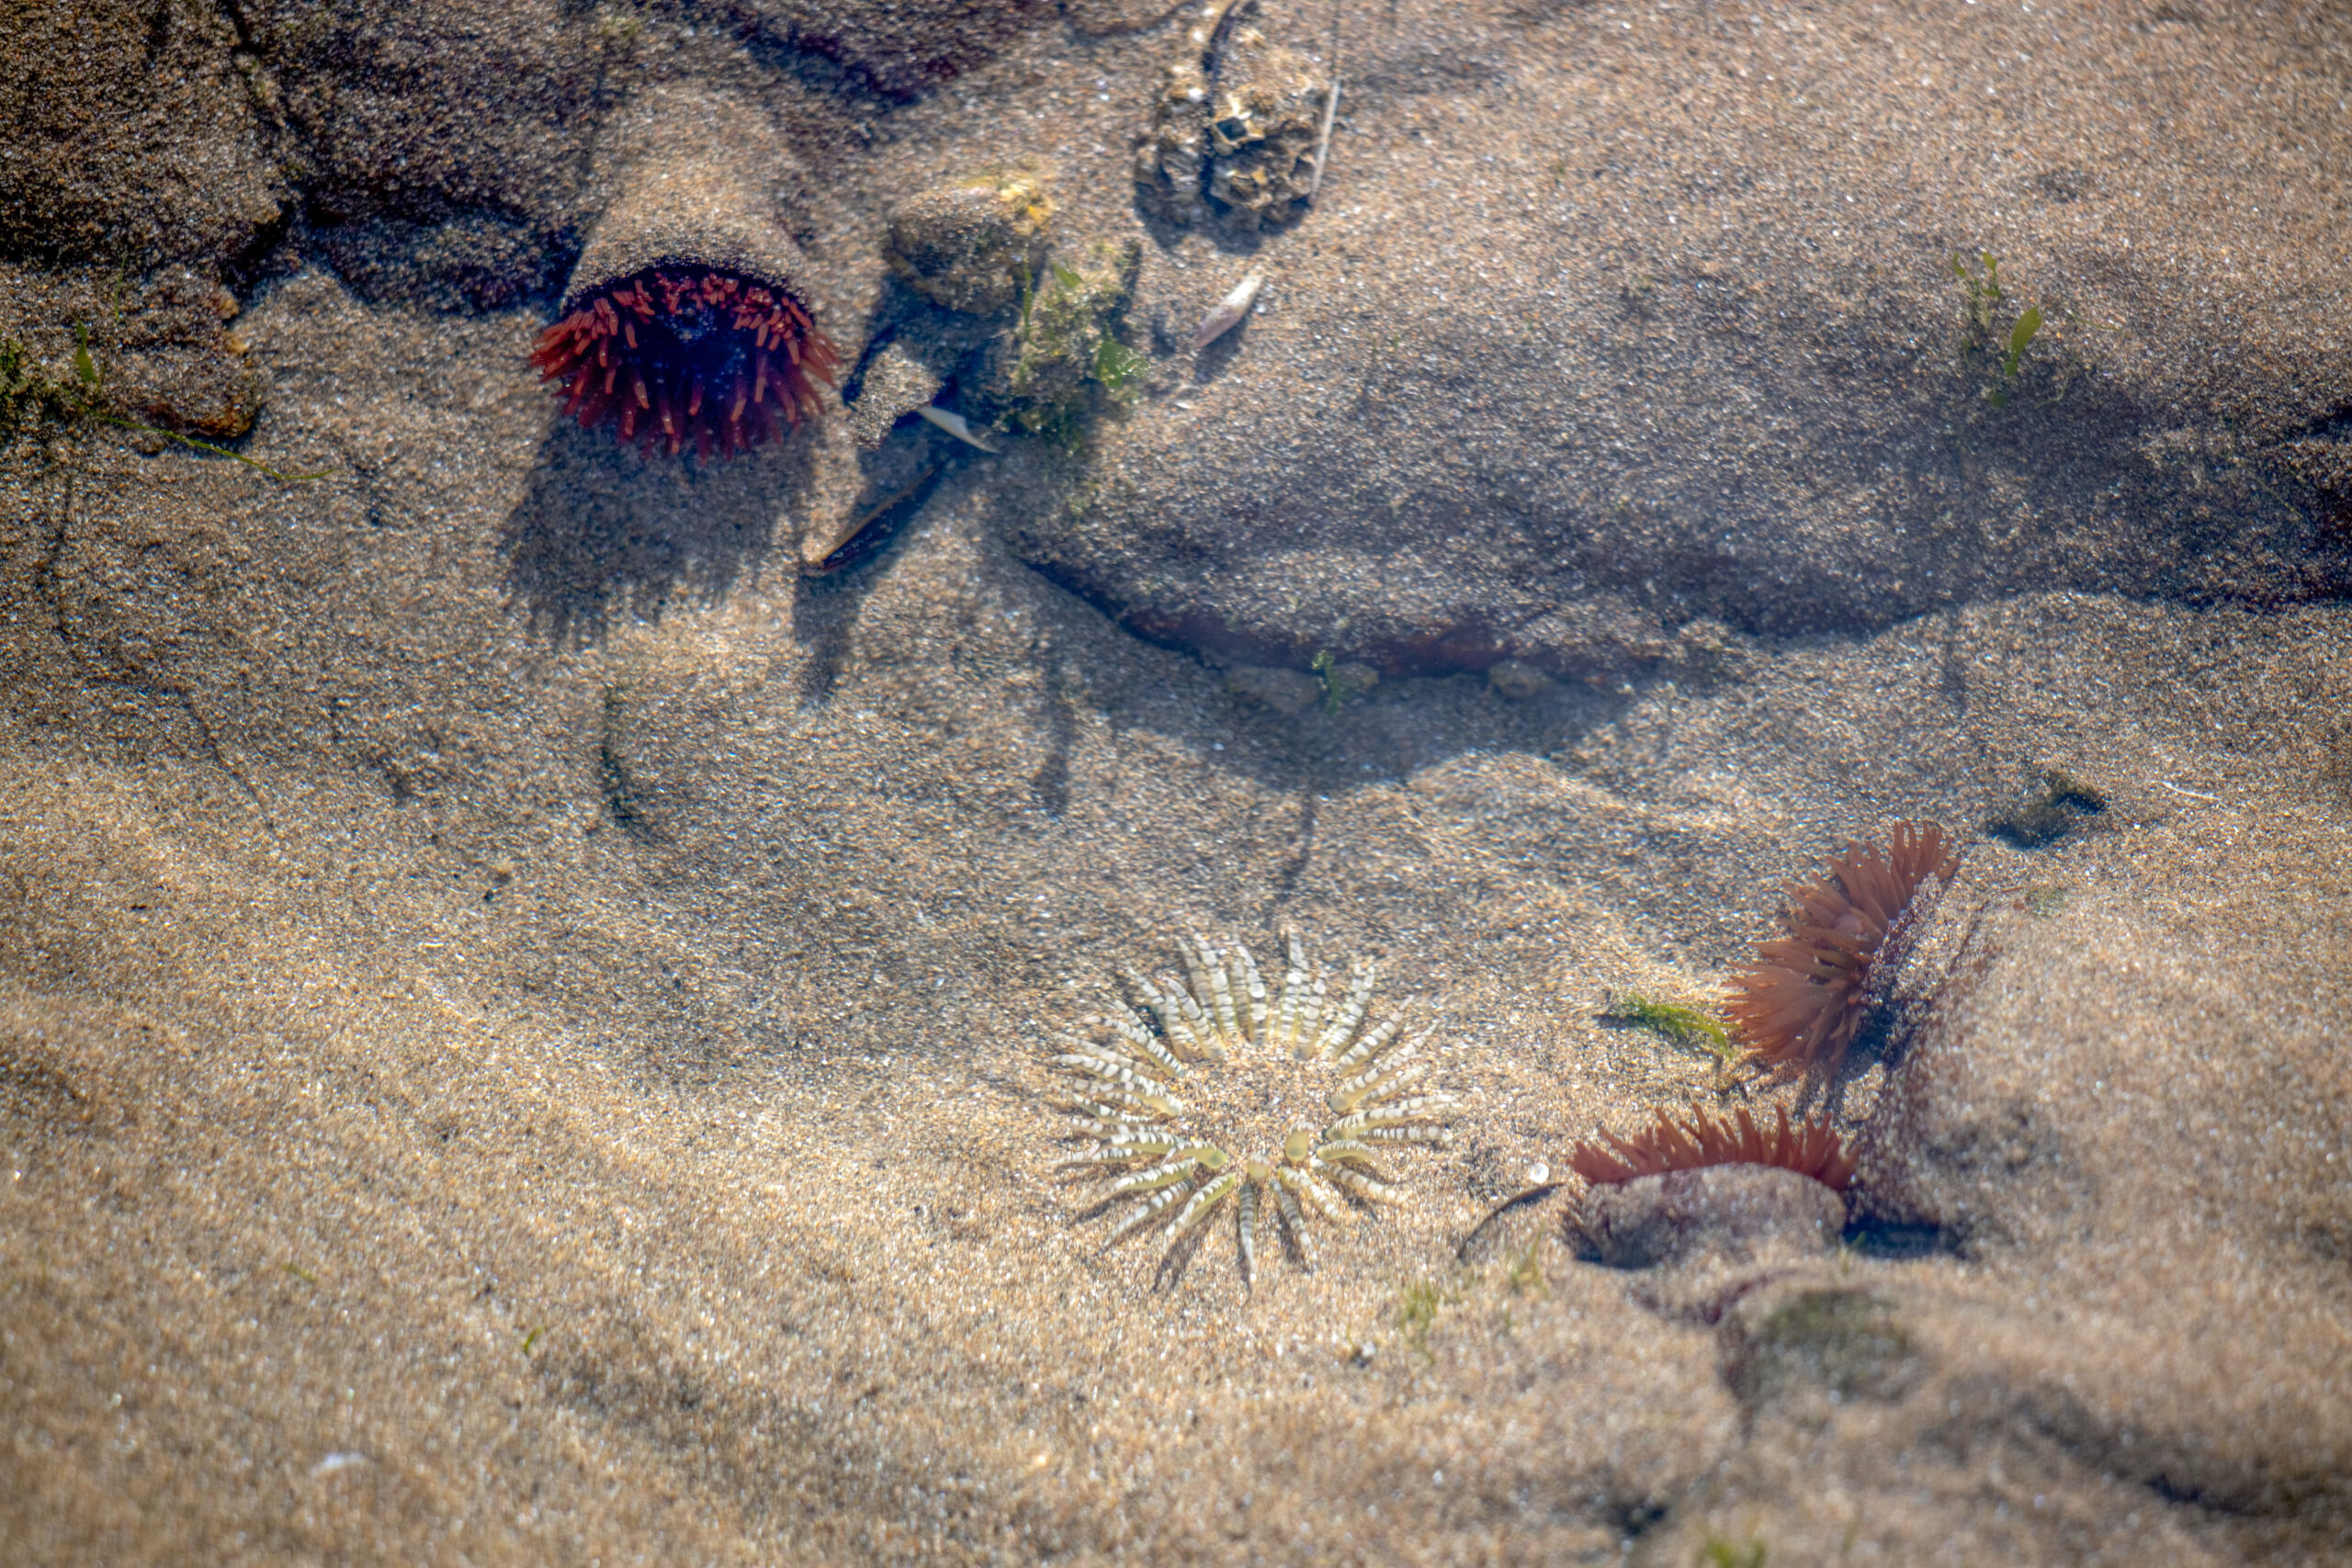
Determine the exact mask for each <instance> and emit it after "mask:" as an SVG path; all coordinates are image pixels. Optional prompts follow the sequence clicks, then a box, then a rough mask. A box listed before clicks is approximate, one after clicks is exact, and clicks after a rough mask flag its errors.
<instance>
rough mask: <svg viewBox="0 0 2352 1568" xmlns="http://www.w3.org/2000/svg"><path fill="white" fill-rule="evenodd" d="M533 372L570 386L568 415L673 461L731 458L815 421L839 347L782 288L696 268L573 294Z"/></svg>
mask: <svg viewBox="0 0 2352 1568" xmlns="http://www.w3.org/2000/svg"><path fill="white" fill-rule="evenodd" d="M568 303H569V304H570V306H571V309H570V310H569V311H568V313H567V314H566V315H565V316H564V318H563V319H562V320H561V321H558V322H556V323H555V325H553V326H551V327H549V328H548V330H547V331H546V332H544V333H540V334H539V343H538V347H537V349H536V350H535V351H534V352H533V353H532V355H531V363H532V364H534V365H536V366H537V367H538V370H539V375H540V377H541V378H544V379H546V380H548V381H555V382H560V383H562V384H563V390H564V394H565V403H564V412H567V413H569V414H571V415H572V416H573V417H574V418H576V419H578V420H579V421H580V424H581V428H582V429H584V430H593V429H594V428H595V427H596V426H597V425H599V424H604V423H611V424H614V425H615V426H616V427H617V428H618V431H619V434H620V438H621V440H623V441H624V442H627V441H631V440H634V441H636V442H637V443H638V444H639V446H640V447H641V448H643V449H644V450H647V451H650V450H652V448H653V447H655V446H661V447H662V448H663V449H664V450H666V451H668V452H670V453H671V454H673V456H674V455H675V454H676V453H678V452H680V451H683V450H684V448H685V447H686V446H688V445H689V444H691V445H692V446H694V448H695V451H697V452H698V453H700V454H702V455H703V456H705V457H707V456H709V455H710V454H711V453H712V452H713V451H716V452H718V454H719V455H720V456H722V457H733V456H734V455H735V454H736V453H738V452H740V451H742V450H743V449H744V448H745V447H748V446H757V445H758V444H759V443H760V442H762V441H764V440H766V439H768V438H770V437H771V436H775V435H777V434H782V433H783V432H784V431H786V430H789V429H790V428H791V427H792V426H794V425H796V424H797V423H800V421H801V420H802V419H804V418H814V417H815V415H816V413H817V411H818V407H819V404H818V399H817V386H816V384H817V383H818V382H819V381H822V382H823V383H825V385H827V386H829V387H830V386H831V385H832V384H833V371H834V368H835V366H836V363H837V362H836V358H835V355H834V351H833V345H832V344H831V343H830V342H828V341H826V338H825V334H824V333H820V332H819V331H818V330H817V328H816V325H815V323H814V322H812V321H810V320H809V310H808V307H807V306H806V305H805V304H804V303H803V302H802V301H801V300H799V299H796V298H795V297H794V296H793V294H792V293H791V291H790V290H788V289H786V288H784V287H782V286H781V285H778V284H775V283H769V282H763V281H761V280H759V279H757V278H752V277H745V276H738V275H736V274H735V273H733V272H729V271H727V270H724V269H722V268H718V267H712V266H703V265H689V264H673V265H659V266H650V267H646V268H644V269H643V270H641V271H639V272H636V273H632V274H631V275H629V276H627V277H623V278H619V279H616V280H614V281H611V282H607V283H603V284H599V285H597V286H595V287H594V288H589V289H586V290H584V291H579V292H576V293H575V295H574V296H573V298H572V299H571V300H569V301H568Z"/></svg>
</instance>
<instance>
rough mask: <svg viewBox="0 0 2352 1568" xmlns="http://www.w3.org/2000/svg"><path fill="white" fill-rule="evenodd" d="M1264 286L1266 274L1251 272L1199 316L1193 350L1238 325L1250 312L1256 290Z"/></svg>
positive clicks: (1204, 346) (1195, 351) (1256, 293)
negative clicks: (1199, 328) (1198, 328)
mask: <svg viewBox="0 0 2352 1568" xmlns="http://www.w3.org/2000/svg"><path fill="white" fill-rule="evenodd" d="M1265 286H1266V275H1265V274H1264V273H1262V272H1253V273H1251V274H1250V276H1247V277H1245V278H1243V279H1242V280H1241V282H1240V284H1239V285H1238V287H1237V288H1235V289H1234V290H1233V292H1232V293H1230V294H1228V295H1227V296H1226V297H1225V298H1224V299H1220V300H1218V301H1217V305H1216V310H1211V311H1210V312H1209V313H1208V314H1207V315H1205V316H1203V317H1202V318H1201V330H1200V332H1199V333H1198V334H1197V335H1196V336H1194V338H1193V352H1194V353H1195V354H1197V353H1199V352H1200V351H1201V350H1202V349H1204V348H1206V347H1208V345H1209V344H1213V343H1215V342H1216V340H1217V339H1219V338H1221V337H1223V336H1224V335H1225V334H1226V333H1229V332H1231V331H1232V330H1233V329H1234V328H1236V327H1238V326H1239V325H1240V324H1241V318H1242V317H1244V316H1246V315H1248V314H1249V313H1250V302H1251V301H1252V300H1254V299H1257V298H1258V290H1260V289H1261V288H1264V287H1265Z"/></svg>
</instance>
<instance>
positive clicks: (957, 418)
mask: <svg viewBox="0 0 2352 1568" xmlns="http://www.w3.org/2000/svg"><path fill="white" fill-rule="evenodd" d="M915 412H917V413H919V414H921V415H922V416H923V418H925V419H927V420H929V421H931V423H933V424H935V425H937V426H939V428H940V429H942V430H944V431H945V432H947V434H950V435H952V436H954V437H955V438H956V440H958V441H961V442H962V443H963V444H964V445H965V446H977V447H978V448H979V449H980V450H981V451H983V452H993V451H995V450H996V448H995V447H993V446H989V444H988V443H987V442H985V441H983V440H981V439H980V438H979V436H978V434H975V433H974V432H973V429H972V427H971V425H970V424H968V423H966V422H965V419H964V416H963V415H962V414H960V413H950V412H947V411H946V410H945V409H936V408H933V407H932V406H931V405H930V404H929V403H925V404H923V406H922V407H921V408H919V409H917V410H915Z"/></svg>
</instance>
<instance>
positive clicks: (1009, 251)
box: [883, 174, 1054, 315]
mask: <svg viewBox="0 0 2352 1568" xmlns="http://www.w3.org/2000/svg"><path fill="white" fill-rule="evenodd" d="M1053 211H1054V208H1053V203H1052V201H1051V200H1050V199H1048V198H1047V197H1046V188H1045V185H1044V182H1042V181H1041V180H1039V179H1038V178H1036V177H1035V175H1025V174H1000V175H983V176H981V177H979V178H977V179H969V180H961V181H958V182H956V183H955V184H953V185H944V186H933V188H932V189H930V190H926V191H920V192H917V193H916V194H915V195H913V196H910V197H908V198H907V199H906V200H904V201H902V202H900V203H899V206H898V207H897V209H894V210H893V211H892V212H891V214H890V233H889V240H888V246H887V248H886V249H885V251H884V253H883V254H884V258H885V259H886V260H888V262H889V264H890V267H891V270H892V271H894V272H896V273H898V275H899V276H901V277H903V278H905V279H906V280H907V282H908V283H909V285H910V286H911V287H912V288H914V289H915V291H916V292H917V293H919V294H921V295H922V297H923V298H924V299H929V300H930V301H932V302H933V304H935V305H944V306H945V307H946V308H947V309H948V310H963V311H967V312H969V313H971V314H974V315H986V314H988V313H989V312H990V311H994V310H1003V309H1004V308H1005V307H1006V306H1008V305H1010V304H1012V302H1013V301H1014V300H1016V299H1020V298H1021V296H1022V293H1023V290H1024V289H1027V288H1031V287H1032V286H1033V280H1034V279H1035V277H1036V276H1037V273H1038V271H1039V269H1040V268H1041V267H1042V266H1043V265H1045V259H1046V239H1047V231H1048V229H1049V227H1050V224H1051V222H1052V219H1053Z"/></svg>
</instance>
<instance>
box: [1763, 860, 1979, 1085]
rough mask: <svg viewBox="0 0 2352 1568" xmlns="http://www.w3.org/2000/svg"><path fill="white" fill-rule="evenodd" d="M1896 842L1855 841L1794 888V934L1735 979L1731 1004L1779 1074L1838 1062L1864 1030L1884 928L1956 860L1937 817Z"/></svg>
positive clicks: (1831, 1067) (1786, 923) (1790, 924)
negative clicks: (1823, 872) (1819, 876)
mask: <svg viewBox="0 0 2352 1568" xmlns="http://www.w3.org/2000/svg"><path fill="white" fill-rule="evenodd" d="M1890 845H1891V847H1890V848H1889V849H1888V850H1887V852H1884V853H1881V852H1880V851H1879V849H1878V847H1877V846H1876V845H1874V844H1853V845H1849V846H1848V848H1847V851H1846V852H1845V853H1844V854H1843V855H1841V856H1839V857H1838V859H1837V860H1834V861H1832V862H1831V863H1829V874H1828V875H1827V876H1826V877H1825V878H1824V879H1823V880H1821V881H1819V882H1816V883H1814V884H1813V885H1812V886H1806V887H1798V888H1792V889H1791V891H1790V894H1789V897H1790V899H1791V901H1792V902H1791V904H1790V906H1789V907H1788V908H1784V909H1782V910H1781V925H1782V926H1783V927H1785V928H1786V929H1787V931H1788V935H1787V937H1786V938H1784V939H1782V940H1781V941H1777V942H1765V943H1763V944H1762V945H1761V946H1759V947H1758V949H1757V953H1756V956H1757V963H1756V964H1755V966H1754V967H1753V968H1751V969H1749V970H1748V971H1747V973H1746V974H1744V975H1741V976H1737V977H1736V978H1735V979H1734V980H1733V981H1732V983H1731V984H1732V989H1733V990H1734V991H1736V992H1737V993H1738V995H1737V997H1736V999H1734V1000H1733V1001H1732V1002H1731V1004H1730V1005H1729V1007H1728V1008H1726V1009H1725V1010H1726V1011H1727V1012H1728V1013H1729V1014H1730V1015H1731V1017H1732V1020H1733V1021H1734V1022H1735V1023H1736V1024H1737V1025H1738V1028H1739V1032H1740V1036H1741V1038H1742V1039H1743V1040H1744V1041H1745V1042H1746V1043H1747V1047H1748V1050H1749V1051H1750V1053H1751V1054H1752V1055H1754V1056H1755V1057H1756V1058H1757V1059H1758V1060H1760V1061H1762V1062H1763V1063H1765V1064H1766V1065H1767V1066H1769V1067H1770V1069H1771V1076H1772V1077H1774V1078H1775V1079H1785V1078H1791V1077H1797V1076H1799V1075H1800V1074H1804V1073H1812V1072H1834V1071H1835V1070H1836V1069H1837V1067H1838V1064H1839V1063H1840V1062H1842V1061H1843V1060H1844V1059H1845V1055H1846V1049H1847V1047H1848V1046H1849V1045H1851V1044H1852V1043H1853V1041H1854V1037H1855V1035H1856V1034H1858V1033H1860V1031H1861V1027H1862V1024H1863V1022H1864V1020H1865V1015H1866V1013H1867V1012H1868V1008H1867V1007H1866V1005H1865V1004H1866V1002H1867V999H1868V994H1869V988H1870V986H1869V983H1870V976H1871V964H1874V963H1875V962H1876V961H1877V958H1878V954H1879V949H1880V946H1881V944H1883V942H1885V941H1886V935H1887V932H1888V931H1890V930H1891V929H1893V927H1894V924H1895V922H1896V921H1897V920H1898V919H1901V918H1902V915H1903V912H1904V909H1905V907H1906V906H1907V905H1908V904H1909V903H1910V901H1911V898H1912V897H1913V895H1914V894H1916V893H1917V891H1918V888H1919V885H1920V884H1921V883H1923V882H1925V881H1926V880H1927V879H1928V877H1930V876H1934V877H1936V878H1938V879H1939V880H1949V879H1950V878H1951V874H1952V873H1953V872H1954V871H1955V870H1956V869H1958V867H1959V863H1960V856H1959V853H1958V852H1956V851H1953V850H1951V849H1950V848H1949V847H1948V846H1947V845H1946V843H1945V840H1944V834H1943V829H1941V828H1939V827H1936V826H1935V825H1934V824H1932V823H1917V822H1898V823H1896V824H1895V827H1894V833H1893V835H1892V838H1891V840H1890Z"/></svg>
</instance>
